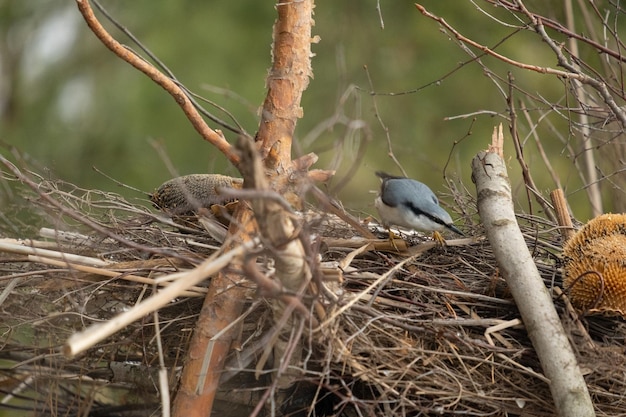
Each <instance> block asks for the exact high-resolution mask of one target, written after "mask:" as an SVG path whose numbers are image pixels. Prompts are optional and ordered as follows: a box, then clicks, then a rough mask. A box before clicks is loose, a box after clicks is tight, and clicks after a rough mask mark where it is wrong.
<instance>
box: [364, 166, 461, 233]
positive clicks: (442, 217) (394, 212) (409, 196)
mask: <svg viewBox="0 0 626 417" xmlns="http://www.w3.org/2000/svg"><path fill="white" fill-rule="evenodd" d="M376 175H377V176H378V177H379V178H380V179H382V184H381V186H380V194H379V195H378V197H377V198H376V201H375V202H374V206H375V207H376V209H377V210H378V213H379V214H380V220H381V222H382V224H383V226H384V227H386V228H387V229H389V227H390V226H400V227H405V228H408V229H412V230H419V231H421V232H433V236H434V237H435V238H437V240H440V239H441V240H442V239H443V238H441V235H440V234H439V233H438V232H439V231H441V230H444V229H449V230H452V231H453V232H455V233H457V234H459V235H461V236H463V232H461V231H460V230H459V229H457V228H456V227H455V226H454V224H453V223H452V217H450V214H448V212H447V211H445V210H444V209H443V208H441V207H440V206H439V201H438V200H437V196H435V193H433V192H432V191H431V189H430V188H428V186H427V185H426V184H423V183H421V182H419V181H415V180H412V179H410V178H406V177H396V176H394V175H389V174H386V173H384V172H381V171H377V172H376Z"/></svg>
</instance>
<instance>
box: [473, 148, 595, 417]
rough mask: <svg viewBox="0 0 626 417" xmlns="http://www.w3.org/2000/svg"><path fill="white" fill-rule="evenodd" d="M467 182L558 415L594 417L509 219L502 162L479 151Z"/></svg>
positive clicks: (570, 352)
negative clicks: (471, 183)
mask: <svg viewBox="0 0 626 417" xmlns="http://www.w3.org/2000/svg"><path fill="white" fill-rule="evenodd" d="M472 178H473V180H474V182H475V183H476V190H477V195H478V213H479V214H480V219H481V221H482V223H483V225H484V226H485V229H486V231H487V237H488V239H489V243H490V245H491V247H492V249H493V252H494V255H495V257H496V260H497V262H498V266H499V267H500V271H501V272H502V274H503V276H504V278H505V279H506V282H507V284H508V286H509V288H510V290H511V294H512V295H513V298H514V299H515V303H516V304H517V307H518V309H519V311H520V313H521V316H522V321H523V322H524V326H525V327H526V331H527V332H528V336H529V337H530V340H531V341H532V343H533V346H534V348H535V350H536V352H537V356H538V357H539V360H540V362H541V366H542V367H543V371H544V373H545V375H546V377H548V378H549V379H550V390H551V392H552V397H553V399H554V402H555V405H556V410H557V412H558V415H559V416H561V417H583V416H584V417H591V416H595V412H594V410H593V405H592V403H591V398H590V397H589V392H588V390H587V385H586V384H585V381H584V379H583V377H582V374H581V372H580V369H579V367H578V364H577V362H576V357H575V355H574V352H573V350H572V348H571V346H570V344H569V341H568V339H567V337H566V335H565V331H564V329H563V327H562V325H561V321H560V320H559V316H558V314H557V313H556V310H555V308H554V304H553V303H552V299H551V297H550V295H549V293H548V290H547V289H546V287H545V285H544V282H543V280H542V279H541V276H540V275H539V271H538V270H537V267H536V265H535V263H534V261H533V258H532V256H531V255H530V252H529V250H528V247H527V246H526V243H525V241H524V237H523V236H522V233H521V231H520V229H519V226H518V224H517V221H516V219H515V212H514V210H513V202H512V198H511V186H510V183H509V180H508V177H507V172H506V166H505V164H504V161H503V160H502V158H501V157H500V156H499V155H498V154H496V153H492V152H480V153H479V154H478V155H477V156H476V157H475V158H474V160H473V161H472Z"/></svg>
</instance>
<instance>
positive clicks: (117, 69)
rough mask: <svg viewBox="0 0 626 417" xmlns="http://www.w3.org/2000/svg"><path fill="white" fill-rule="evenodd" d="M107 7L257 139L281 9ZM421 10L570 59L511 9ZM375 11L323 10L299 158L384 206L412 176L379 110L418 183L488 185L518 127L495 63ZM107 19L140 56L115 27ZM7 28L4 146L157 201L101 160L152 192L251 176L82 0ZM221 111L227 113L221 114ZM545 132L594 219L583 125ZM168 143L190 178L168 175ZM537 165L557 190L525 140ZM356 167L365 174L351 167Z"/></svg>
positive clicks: (391, 10)
mask: <svg viewBox="0 0 626 417" xmlns="http://www.w3.org/2000/svg"><path fill="white" fill-rule="evenodd" d="M102 4H103V6H104V7H105V8H106V9H107V10H108V11H109V13H111V15H112V16H113V17H114V18H115V19H117V20H118V21H119V23H120V24H121V25H123V26H125V27H126V28H128V29H129V30H130V31H131V32H132V33H133V34H134V35H135V36H136V37H137V38H138V39H139V40H140V41H141V42H142V43H143V44H144V45H145V46H146V47H148V48H149V49H150V50H151V51H152V52H153V53H154V54H155V55H156V56H158V57H159V59H160V60H161V61H162V62H163V63H164V64H165V65H167V66H168V67H169V68H170V69H171V70H172V71H173V72H174V74H175V75H176V77H177V78H178V79H179V80H180V81H181V82H182V83H184V84H185V85H186V86H187V87H188V88H189V89H190V90H192V91H194V92H196V93H198V94H200V95H202V96H204V97H206V98H207V99H208V100H210V101H212V102H214V103H216V104H217V105H219V106H221V107H223V108H225V109H227V110H228V111H229V112H231V113H232V114H233V115H234V116H235V117H236V118H237V120H238V121H239V122H240V123H241V124H242V125H243V126H244V127H245V129H246V130H247V131H248V132H250V133H252V134H254V132H255V130H256V126H257V124H258V117H257V114H256V112H257V109H258V107H259V106H260V105H261V103H262V101H263V97H264V93H265V89H264V79H265V76H266V73H267V69H268V67H269V66H270V59H271V56H270V44H271V36H272V24H273V22H274V19H275V10H274V6H273V4H272V3H267V2H256V1H247V2H244V1H232V2H224V1H222V2H197V1H191V0H186V1H183V0H179V1H175V2H172V1H167V0H133V1H121V0H102ZM422 4H423V5H424V6H425V7H426V8H428V10H430V11H431V12H433V13H435V14H438V15H440V16H442V17H444V18H445V19H446V20H447V21H448V22H449V23H451V24H452V25H453V26H454V27H456V28H458V29H459V30H461V31H462V32H463V34H464V35H465V36H467V37H469V38H472V39H474V40H476V41H478V42H480V43H482V44H484V45H487V46H490V47H496V45H497V51H498V52H500V53H502V54H504V55H506V56H509V57H511V58H513V59H516V60H519V61H522V62H526V63H531V64H536V65H546V66H552V67H554V66H555V65H556V59H555V57H554V56H553V54H552V53H551V51H550V50H549V49H548V47H547V46H546V45H545V44H543V43H542V42H541V40H540V39H539V38H538V37H537V36H533V34H531V33H528V32H519V31H517V30H516V29H515V28H514V27H512V26H505V25H502V24H499V23H498V22H497V21H496V20H495V19H494V18H497V19H501V20H502V21H505V22H508V23H510V24H519V22H517V21H513V19H512V17H511V15H510V14H507V13H506V12H505V11H504V10H500V9H497V8H493V7H492V6H489V5H488V4H487V3H486V2H476V3H472V2H471V1H463V2H461V1H455V2H445V1H439V0H426V1H424V2H423V3H422ZM527 5H528V6H529V7H533V8H539V9H540V10H541V11H542V12H543V13H545V14H547V15H549V16H553V17H554V18H555V19H562V14H563V12H562V9H563V5H562V2H561V1H557V0H551V1H538V0H535V1H529V2H527ZM376 6H377V3H376V1H375V0H365V1H364V0H358V1H357V0H342V1H331V2H320V3H319V4H317V6H316V9H315V21H316V25H315V27H314V28H313V32H314V35H319V36H320V38H321V41H320V42H319V43H318V44H314V45H313V46H312V49H313V51H314V53H315V54H316V55H315V57H314V58H313V60H312V65H313V72H314V79H313V80H311V84H310V86H309V88H308V90H307V91H306V92H305V95H304V98H303V102H302V107H303V109H304V118H303V119H302V120H301V121H300V123H299V125H298V128H297V136H298V143H296V144H295V145H294V151H295V152H296V153H307V152H316V153H317V154H318V155H319V156H320V161H319V162H318V164H317V166H316V167H318V168H328V167H332V168H336V169H337V170H338V175H337V178H336V180H334V181H333V183H332V184H330V185H329V190H330V192H332V193H335V192H337V195H338V196H339V197H340V198H341V199H342V201H343V202H344V204H345V205H346V207H348V208H351V209H355V210H357V211H364V212H368V213H371V212H372V203H371V202H372V200H373V194H372V193H371V192H372V191H374V190H376V189H377V188H378V180H377V179H376V178H375V176H374V175H373V172H374V171H375V170H379V169H384V170H387V171H390V172H393V173H396V174H397V173H400V170H399V168H398V167H396V166H394V163H393V161H392V160H391V158H389V157H388V156H387V154H388V145H387V139H386V136H385V130H384V129H383V126H382V125H381V123H379V120H378V117H380V120H381V121H382V122H383V123H384V126H386V128H388V131H389V138H390V141H391V143H392V145H393V152H394V154H395V155H396V157H397V158H398V160H399V161H400V163H401V164H402V165H403V167H404V168H405V169H406V171H407V173H408V174H409V175H410V176H412V177H415V178H419V179H421V180H423V181H425V182H427V183H429V184H430V185H431V186H432V188H433V189H435V190H436V191H437V192H442V191H445V181H444V174H445V177H446V178H451V179H453V180H456V181H460V182H462V184H463V186H464V187H467V188H468V189H469V190H473V185H472V183H471V180H470V178H469V174H470V161H471V158H472V157H473V156H474V155H475V153H476V152H477V151H478V150H481V149H484V148H485V147H486V146H487V144H488V143H489V141H490V137H491V131H492V129H493V127H494V126H495V125H496V124H498V123H500V122H503V123H504V124H505V130H506V126H507V121H506V119H505V117H506V116H507V103H506V100H505V97H504V96H503V95H502V94H501V93H500V91H499V90H498V88H496V86H495V84H494V82H493V81H491V80H490V79H489V78H488V77H487V76H486V72H485V71H484V70H483V68H481V66H480V65H478V64H477V63H476V62H469V61H470V58H469V56H468V55H467V54H466V53H465V52H463V51H462V50H461V49H460V48H459V47H458V46H457V44H456V43H455V42H454V40H453V39H452V38H451V37H450V36H449V34H446V33H444V32H443V31H441V30H440V27H439V25H438V24H437V23H436V22H434V21H432V20H430V19H428V18H426V17H424V16H422V15H421V14H420V13H419V12H418V11H417V9H416V8H415V6H414V2H412V1H390V0H381V3H380V6H381V13H380V16H379V14H378V12H377V10H376ZM477 6H480V7H482V8H484V9H485V10H488V12H489V13H490V14H491V15H492V16H493V17H494V18H492V17H490V16H488V15H487V14H486V13H484V12H482V11H481V10H480V9H479V8H478V7H477ZM97 15H98V16H99V17H101V18H102V15H101V14H99V13H97ZM381 16H382V21H383V22H384V29H383V28H382V27H381V26H382V25H381ZM103 20H104V19H103ZM105 26H106V27H107V28H109V29H110V30H111V32H112V33H113V35H114V36H115V37H116V38H117V39H118V40H120V41H121V42H123V43H125V44H127V45H129V46H130V47H132V48H133V49H134V50H138V48H137V47H136V45H133V44H132V43H131V41H130V40H129V39H128V38H127V37H126V36H124V35H123V34H121V33H120V32H119V31H118V30H117V29H115V28H114V27H113V26H112V25H111V24H109V23H108V22H107V24H106V25H105ZM0 30H1V32H0V33H1V34H0V71H1V74H2V80H3V81H2V82H0V123H1V125H0V140H1V141H3V142H5V143H8V144H10V145H12V146H15V147H17V148H19V149H20V150H21V151H23V152H25V153H26V154H27V155H29V156H30V157H32V158H33V159H34V160H36V161H39V163H40V164H41V165H42V166H44V167H46V168H48V169H49V170H50V172H52V173H53V174H51V175H55V176H58V177H61V178H63V179H64V180H67V181H70V182H74V183H77V184H78V185H80V186H81V187H85V188H89V187H92V188H99V189H104V190H115V191H117V192H121V193H123V194H126V195H131V196H134V197H142V196H141V195H138V194H137V193H134V192H132V191H130V190H120V189H118V187H117V185H116V184H115V183H114V182H112V181H111V180H109V179H107V178H105V177H104V176H102V175H101V174H99V173H97V172H96V171H94V170H93V169H92V167H94V166H95V167H97V168H98V169H99V170H101V171H103V172H105V173H106V174H107V175H110V176H112V177H114V178H116V179H117V180H119V181H121V182H123V183H126V184H129V185H132V186H135V187H138V188H140V189H142V190H144V191H146V192H150V191H152V190H153V189H154V188H156V187H157V186H158V185H159V184H161V183H162V182H164V181H165V180H167V179H168V178H170V177H172V176H174V175H178V174H189V173H201V172H219V173H225V174H231V175H236V174H237V173H236V171H235V170H234V168H232V167H230V166H228V165H227V163H226V162H225V159H224V158H223V157H222V156H221V155H220V154H219V153H218V152H217V151H216V150H215V149H212V148H211V147H210V146H209V145H208V144H207V143H206V142H203V141H202V140H201V139H200V138H199V136H198V135H197V134H196V132H195V131H194V130H193V129H192V128H191V127H190V125H189V123H188V122H187V120H186V119H185V117H184V116H183V114H182V112H181V111H180V109H179V108H178V107H177V105H176V104H175V102H174V101H173V100H172V98H171V97H170V96H169V95H167V94H166V93H165V92H164V91H162V90H161V89H160V88H159V87H157V86H156V85H155V84H153V83H152V81H150V80H148V79H147V78H146V77H145V76H144V75H143V74H141V73H139V72H137V71H136V70H134V69H133V68H131V67H130V66H129V65H127V64H126V63H124V62H122V61H121V60H119V59H118V58H116V57H115V56H114V55H113V54H112V53H111V52H110V51H108V50H107V49H106V48H105V47H104V46H103V45H101V44H100V43H99V41H97V40H96V39H95V37H94V36H93V34H92V33H91V32H90V31H89V30H88V28H87V27H86V25H85V24H84V22H83V21H82V18H81V16H80V14H79V13H78V10H77V9H76V7H75V4H74V2H67V1H53V0H38V1H36V2H35V1H26V2H25V1H23V0H4V1H2V2H0ZM551 35H553V36H555V37H556V38H557V39H562V36H561V37H559V35H558V34H554V33H551ZM503 39H504V41H503ZM589 59H597V57H595V58H593V57H592V56H590V58H589ZM481 61H482V63H483V64H484V65H485V66H487V67H488V68H489V69H490V71H492V72H493V73H494V74H495V75H496V76H497V77H500V78H501V79H502V80H506V77H507V72H508V71H511V72H512V74H513V75H514V76H515V77H516V80H517V82H518V84H519V85H520V86H521V87H522V88H523V89H525V90H526V91H528V92H529V93H531V94H537V95H541V96H542V97H544V98H545V100H546V102H559V101H562V100H563V99H564V96H565V95H566V86H565V85H564V83H563V82H562V81H561V80H558V79H556V78H555V77H552V76H546V75H539V74H537V73H531V72H528V71H524V70H521V69H518V68H512V67H510V66H507V65H505V64H503V63H502V62H499V61H497V60H495V59H493V58H489V57H483V58H481ZM462 63H467V64H465V65H462ZM365 67H366V68H367V70H366V69H365ZM448 74H449V75H448ZM438 80H439V81H438ZM437 81H438V82H437ZM500 84H501V85H506V83H505V82H500ZM371 91H375V92H376V93H378V94H377V95H371V94H370V92H371ZM392 93H393V94H392ZM522 98H523V97H522V95H521V94H520V97H519V99H522ZM206 108H208V109H209V110H210V111H211V112H213V113H214V114H216V115H218V116H219V117H221V118H224V119H227V116H226V115H224V114H223V113H221V112H220V111H219V110H218V109H216V108H213V107H212V106H211V105H208V104H207V105H206ZM376 109H377V112H376ZM547 109H549V106H548V105H546V106H545V108H543V109H538V108H537V109H531V111H533V112H536V113H535V118H539V117H540V115H541V112H542V111H546V110H547ZM462 115H466V117H459V116H462ZM446 118H449V119H446ZM333 120H334V121H333ZM212 127H215V128H217V126H214V125H212ZM520 131H521V133H522V135H526V134H527V133H528V132H529V131H530V127H529V126H528V123H526V122H525V121H524V120H520ZM538 132H539V134H540V138H541V142H542V144H543V146H544V147H545V148H546V152H547V153H548V155H549V157H550V160H551V163H552V164H553V165H554V168H555V169H556V170H557V173H558V175H559V177H560V179H561V181H562V183H563V185H564V187H565V188H566V193H568V194H569V195H568V197H569V198H570V202H571V203H572V204H573V206H574V212H575V214H576V215H577V216H579V217H581V218H584V217H587V216H588V215H589V210H588V207H587V198H586V195H585V194H584V191H582V190H581V187H582V186H583V183H582V182H581V179H580V177H579V175H578V173H577V170H576V168H575V167H574V165H573V164H572V161H571V159H570V158H569V155H568V152H567V151H566V145H567V141H568V140H569V133H568V121H567V120H566V119H564V118H561V119H559V118H555V119H553V120H552V121H551V123H550V125H540V126H539V127H538ZM556 132H560V133H561V134H562V135H563V137H564V138H565V139H564V140H565V142H564V140H560V139H559V138H558V135H557V134H555V133H556ZM225 133H226V135H227V138H229V140H232V139H234V135H232V134H230V132H225ZM468 133H471V134H469V135H468ZM507 137H508V135H507ZM455 143H456V145H455ZM361 146H367V147H366V148H365V151H364V154H363V156H364V157H363V160H360V159H358V157H357V155H359V149H360V148H361ZM158 148H161V150H162V151H163V153H165V154H166V155H167V157H168V158H169V159H170V160H171V162H172V165H173V167H174V168H175V172H171V171H170V170H169V169H168V168H167V166H168V165H167V163H166V162H165V161H164V160H163V158H162V156H161V152H159V149H158ZM505 151H506V153H507V155H508V156H509V158H510V169H511V176H512V180H513V185H514V187H515V188H516V189H517V190H518V191H522V190H521V189H522V188H523V182H522V181H521V178H520V175H519V171H520V170H519V166H518V165H517V163H516V162H515V155H514V151H513V146H512V144H511V142H510V140H509V141H507V143H506V144H505ZM525 158H526V161H527V163H528V164H529V165H530V166H531V171H532V173H533V175H534V176H535V180H536V181H537V183H538V186H539V187H540V189H541V190H545V191H546V195H547V193H548V191H549V190H550V189H552V188H553V187H554V183H553V182H552V181H551V180H550V177H549V175H547V171H546V168H545V166H544V165H543V163H542V162H541V160H540V159H539V157H538V155H537V152H536V148H535V145H534V143H533V141H532V140H531V139H528V141H527V142H525ZM448 159H450V163H449V164H447V161H448ZM355 163H356V164H358V167H357V168H356V170H354V171H350V167H351V166H352V165H353V164H355ZM444 168H445V172H444ZM347 173H349V174H350V175H351V177H350V178H348V179H346V180H345V181H344V185H345V186H343V187H342V188H341V189H340V190H335V189H334V188H333V187H334V186H335V185H336V184H339V183H341V182H342V179H343V176H344V175H346V174H347ZM519 198H520V204H521V207H522V209H524V210H528V204H527V202H526V197H525V193H523V192H520V193H519ZM444 200H445V198H444ZM607 203H610V201H608V200H607ZM536 207H537V205H536V204H534V208H535V209H536ZM609 208H610V207H609Z"/></svg>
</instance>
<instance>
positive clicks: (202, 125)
mask: <svg viewBox="0 0 626 417" xmlns="http://www.w3.org/2000/svg"><path fill="white" fill-rule="evenodd" d="M76 4H77V6H78V10H79V11H80V13H81V14H82V15H83V18H84V19H85V22H86V23H87V26H89V28H90V29H91V31H92V32H93V33H94V35H96V37H97V38H98V39H100V41H101V42H102V43H103V44H104V46H106V47H107V48H109V49H110V50H111V51H112V52H113V53H114V54H115V55H117V56H118V57H120V58H121V59H123V60H124V61H126V62H128V63H129V64H130V65H132V66H133V67H135V68H136V69H138V70H139V71H141V72H143V73H144V74H146V75H147V76H148V77H149V78H150V79H151V80H152V81H154V82H155V83H157V84H158V85H160V86H161V87H163V89H164V90H165V91H167V92H168V93H170V95H171V96H172V97H173V98H174V100H175V101H176V103H178V105H179V106H180V108H181V109H182V110H183V113H185V116H187V119H189V121H190V122H191V125H192V126H193V127H194V129H196V131H197V132H198V133H199V134H200V136H202V137H203V138H204V139H205V140H206V141H207V142H209V143H211V144H212V145H213V146H215V147H216V148H217V149H219V150H220V152H222V153H223V154H224V155H225V156H226V158H228V160H229V161H230V162H231V163H232V164H233V165H235V166H239V156H237V154H236V153H235V152H234V151H233V147H232V146H231V144H230V143H228V141H227V140H226V138H225V137H224V135H223V134H222V132H221V131H219V130H213V129H211V128H210V127H209V126H208V125H207V124H206V122H205V121H204V119H203V118H202V116H200V114H199V113H198V111H197V110H196V108H195V107H194V106H193V103H192V101H191V100H190V99H189V97H187V94H185V91H184V90H183V89H182V88H181V87H179V86H178V84H177V83H176V82H174V81H173V80H172V79H170V78H169V77H167V76H166V75H165V74H163V73H162V72H161V71H159V70H158V69H156V68H155V67H154V66H153V65H152V64H150V63H148V62H147V61H145V60H144V59H142V58H141V57H140V56H138V55H137V54H135V53H134V52H132V51H130V50H129V49H127V48H125V47H124V46H123V45H122V44H120V43H119V42H118V41H116V40H115V39H113V37H112V36H111V35H110V34H109V33H108V32H107V31H106V29H105V28H104V27H103V26H102V25H101V24H100V22H99V21H98V19H97V18H96V16H95V15H94V13H93V10H92V8H91V5H90V4H89V0H76Z"/></svg>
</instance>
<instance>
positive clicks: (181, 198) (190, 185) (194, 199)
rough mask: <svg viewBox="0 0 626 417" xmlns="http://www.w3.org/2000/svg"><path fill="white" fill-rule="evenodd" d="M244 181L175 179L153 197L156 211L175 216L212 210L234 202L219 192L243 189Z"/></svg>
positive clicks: (198, 176)
mask: <svg viewBox="0 0 626 417" xmlns="http://www.w3.org/2000/svg"><path fill="white" fill-rule="evenodd" d="M242 186H243V180H242V179H241V178H233V177H228V176H226V175H220V174H191V175H184V176H182V177H177V178H173V179H171V180H169V181H166V182H164V183H163V184H162V185H161V186H160V187H159V188H157V190H156V191H155V192H154V193H153V194H152V196H151V200H152V203H153V204H154V205H155V207H157V208H159V209H161V210H163V211H165V212H168V213H170V214H172V215H188V214H192V213H194V212H196V211H197V210H198V209H199V208H201V207H204V208H211V206H213V205H225V204H227V203H230V202H232V201H233V200H232V199H231V198H225V197H224V196H221V195H220V194H219V193H218V191H217V189H218V188H220V187H221V188H227V187H228V188H235V189H241V188H242Z"/></svg>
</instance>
